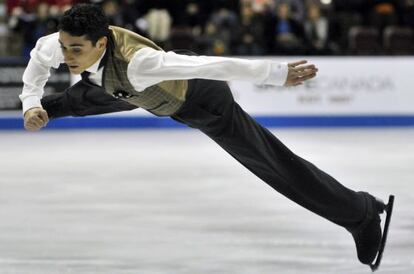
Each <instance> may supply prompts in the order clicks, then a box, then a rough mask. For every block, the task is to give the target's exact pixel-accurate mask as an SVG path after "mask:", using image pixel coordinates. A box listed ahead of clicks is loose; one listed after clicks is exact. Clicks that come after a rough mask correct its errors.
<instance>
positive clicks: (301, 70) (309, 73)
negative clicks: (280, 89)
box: [284, 60, 318, 87]
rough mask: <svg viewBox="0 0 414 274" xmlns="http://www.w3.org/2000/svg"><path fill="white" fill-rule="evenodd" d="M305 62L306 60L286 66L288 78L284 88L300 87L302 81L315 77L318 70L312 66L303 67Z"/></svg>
mask: <svg viewBox="0 0 414 274" xmlns="http://www.w3.org/2000/svg"><path fill="white" fill-rule="evenodd" d="M307 62H308V61H306V60H301V61H298V62H293V63H289V64H288V76H287V79H286V82H285V85H284V86H285V87H290V86H297V85H301V84H303V82H304V81H306V80H309V79H312V78H314V77H315V76H316V73H317V72H318V69H317V68H316V67H315V65H313V64H310V65H305V64H306V63H307Z"/></svg>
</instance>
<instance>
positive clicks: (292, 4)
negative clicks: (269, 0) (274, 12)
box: [274, 0, 305, 22]
mask: <svg viewBox="0 0 414 274" xmlns="http://www.w3.org/2000/svg"><path fill="white" fill-rule="evenodd" d="M274 1H275V4H276V6H279V5H280V4H287V5H288V6H289V12H290V18H292V19H294V20H296V21H297V22H302V21H303V20H304V19H305V5H304V2H305V0H274Z"/></svg>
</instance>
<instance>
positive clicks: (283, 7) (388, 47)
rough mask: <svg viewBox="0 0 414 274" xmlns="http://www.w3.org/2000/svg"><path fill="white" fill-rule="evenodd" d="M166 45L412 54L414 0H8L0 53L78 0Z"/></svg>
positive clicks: (29, 43) (24, 49)
mask: <svg viewBox="0 0 414 274" xmlns="http://www.w3.org/2000/svg"><path fill="white" fill-rule="evenodd" d="M85 2H88V3H96V4H99V5H101V6H102V8H103V10H104V11H105V13H106V15H107V16H108V18H109V20H110V24H113V25H117V26H122V27H125V28H127V29H130V30H132V31H135V32H137V33H139V34H142V35H144V36H147V37H149V38H150V39H152V40H153V41H155V42H156V43H158V44H159V45H161V46H162V47H164V48H165V49H166V50H169V49H182V48H185V49H190V50H193V51H195V52H197V53H199V54H207V55H239V56H241V55H347V54H414V35H413V30H414V0H393V1H392V0H198V1H197V0H101V1H99V0H95V1H81V0H7V1H5V2H4V3H3V4H0V36H1V37H0V38H1V40H0V53H1V54H0V55H1V56H5V55H7V56H10V55H21V56H24V57H28V56H29V53H30V50H31V49H32V48H33V47H34V45H35V43H36V41H37V39H38V38H39V37H41V36H43V35H47V34H50V33H53V32H56V31H57V25H58V18H59V16H60V15H61V14H62V13H63V12H64V11H65V10H66V9H68V8H69V7H70V6H71V5H73V4H76V3H85Z"/></svg>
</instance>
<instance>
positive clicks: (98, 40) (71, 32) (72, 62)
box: [59, 4, 109, 74]
mask: <svg viewBox="0 0 414 274" xmlns="http://www.w3.org/2000/svg"><path fill="white" fill-rule="evenodd" d="M108 35H109V29H108V20H107V18H106V16H105V15H104V13H103V11H102V9H101V8H99V7H97V6H95V5H90V4H80V5H75V6H73V7H72V8H71V9H69V10H67V11H66V12H65V13H64V14H63V16H62V18H61V19H60V24H59V43H60V45H61V48H62V53H63V55H64V57H65V63H66V64H67V65H68V67H69V70H70V71H71V72H72V73H74V74H80V73H82V72H83V71H84V70H85V69H87V68H89V67H90V66H91V65H93V64H94V63H95V62H96V61H97V60H98V59H99V57H101V56H102V54H103V52H104V51H105V49H106V44H107V42H108Z"/></svg>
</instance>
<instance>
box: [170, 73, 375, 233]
mask: <svg viewBox="0 0 414 274" xmlns="http://www.w3.org/2000/svg"><path fill="white" fill-rule="evenodd" d="M172 118H173V119H174V120H176V121H179V122H181V123H184V124H186V125H188V126H190V127H193V128H197V129H200V130H201V131H202V132H204V133H205V134H206V135H207V136H209V137H210V138H211V139H213V140H214V141H215V142H216V143H217V144H219V145H220V146H221V147H222V148H223V149H224V150H226V151H227V152H228V153H229V154H230V155H232V156H233V157H234V158H235V159H236V160H237V161H239V162H240V163H241V164H242V165H244V166H245V167H246V168H247V169H249V170H250V171H251V172H253V173H254V174H255V175H256V176H258V177H259V178H261V179H262V180H263V181H264V182H266V183H267V184H268V185H270V186H271V187H272V188H274V189H275V190H276V191H278V192H280V193H281V194H283V195H284V196H286V197H288V198H289V199H291V200H292V201H294V202H296V203H298V204H299V205H301V206H303V207H305V208H307V209H308V210H310V211H312V212H314V213H316V214H318V215H320V216H322V217H324V218H326V219H328V220H330V221H332V222H334V223H336V224H338V225H340V226H343V227H344V228H346V229H349V230H352V229H353V228H355V227H357V226H358V224H360V223H361V222H362V221H364V220H365V218H367V204H368V194H367V193H365V192H355V191H353V190H350V189H348V188H346V187H344V186H343V185H341V184H340V183H339V182H338V181H336V180H335V179H334V178H332V177H331V176H329V175H328V174H326V173H325V172H323V171H322V170H320V169H318V168H317V167H316V166H314V165H313V164H312V163H310V162H308V161H306V160H304V159H302V158H300V157H299V156H297V155H295V154H294V153H293V152H292V151H290V150H289V149H288V148H287V147H286V146H285V145H284V144H283V143H282V142H281V141H279V140H278V139H277V138H276V137H275V136H274V135H273V134H272V133H271V132H270V131H269V130H267V129H266V128H264V127H262V126H261V125H260V124H258V123H257V122H256V121H255V120H254V119H253V118H252V117H250V116H249V115H248V114H247V113H246V112H244V111H243V109H242V108H241V107H240V106H239V105H238V104H237V103H236V102H235V101H234V99H233V96H232V94H231V91H230V89H229V87H228V85H227V84H226V83H225V82H221V81H212V80H203V79H194V80H190V81H189V91H188V94H187V100H186V102H185V104H184V105H183V107H182V108H181V109H180V110H179V111H178V112H177V113H176V114H175V115H173V116H172Z"/></svg>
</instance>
